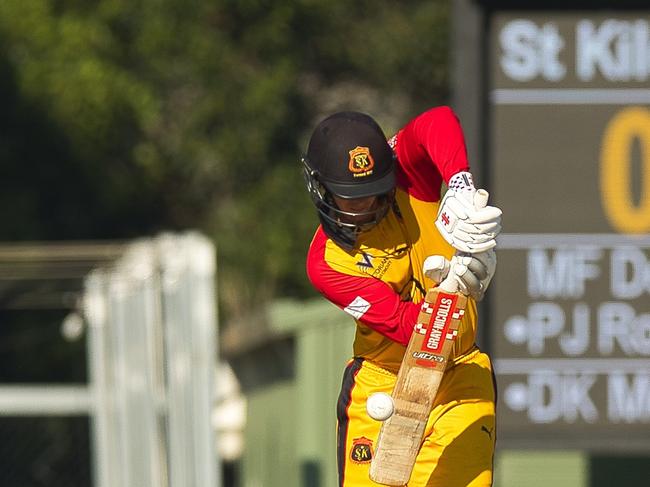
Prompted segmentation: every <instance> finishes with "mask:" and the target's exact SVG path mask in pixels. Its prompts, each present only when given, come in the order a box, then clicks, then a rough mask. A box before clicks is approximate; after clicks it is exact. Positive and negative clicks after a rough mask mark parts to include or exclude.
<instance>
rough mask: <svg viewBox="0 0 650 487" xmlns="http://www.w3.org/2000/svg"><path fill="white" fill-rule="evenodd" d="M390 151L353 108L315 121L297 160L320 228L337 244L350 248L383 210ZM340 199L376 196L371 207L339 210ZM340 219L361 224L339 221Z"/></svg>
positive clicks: (388, 192) (390, 184) (391, 168)
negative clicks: (337, 200) (300, 159)
mask: <svg viewBox="0 0 650 487" xmlns="http://www.w3.org/2000/svg"><path fill="white" fill-rule="evenodd" d="M394 157H395V156H394V154H393V151H392V149H391V148H390V146H389V145H388V142H387V141H386V136H385V135H384V132H383V131H382V130H381V128H380V127H379V125H378V124H377V122H375V121H374V120H373V119H372V118H371V117H370V116H368V115H366V114H363V113H359V112H339V113H335V114H333V115H330V116H329V117H327V118H326V119H325V120H323V121H322V122H321V123H319V124H318V126H317V127H316V129H315V130H314V133H313V134H312V136H311V139H310V140H309V147H308V149H307V155H306V156H305V157H304V158H303V165H304V175H305V182H306V184H307V189H308V191H309V194H310V195H311V197H312V200H313V202H314V204H315V205H316V208H317V209H318V213H319V218H320V221H321V224H322V225H323V229H324V230H325V233H327V235H328V236H329V237H330V238H332V239H334V240H335V241H336V242H337V243H339V244H341V245H343V246H344V247H347V248H353V247H354V245H355V243H356V240H357V237H358V235H359V234H360V233H361V232H363V231H365V230H367V229H369V228H371V227H373V226H374V225H376V224H377V223H379V221H380V220H381V219H382V218H383V217H384V216H385V215H386V214H387V213H388V210H389V209H390V207H391V205H392V203H393V197H394V194H395V191H394V190H395V163H394ZM332 196H337V197H339V198H343V199H353V198H365V197H369V196H379V197H380V198H379V204H378V205H377V206H376V207H375V208H374V209H373V210H371V211H369V212H365V213H353V212H345V211H342V210H340V209H339V208H338V207H337V206H336V203H335V202H334V199H333V197H332ZM346 217H348V219H349V217H367V218H363V221H364V223H362V224H355V223H349V222H345V221H344V220H346Z"/></svg>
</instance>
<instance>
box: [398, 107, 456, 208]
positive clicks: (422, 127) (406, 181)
mask: <svg viewBox="0 0 650 487" xmlns="http://www.w3.org/2000/svg"><path fill="white" fill-rule="evenodd" d="M395 151H396V154H397V160H398V168H397V184H398V185H399V186H400V187H401V188H403V189H405V190H406V191H407V192H408V193H409V194H411V195H413V196H415V197H416V198H418V199H419V200H422V201H438V200H439V199H440V186H441V184H442V182H443V180H444V181H445V182H447V181H449V179H450V178H451V177H452V176H453V175H454V174H456V173H458V172H460V171H469V163H468V162H467V150H466V148H465V137H464V136H463V130H462V128H461V126H460V123H459V121H458V118H457V117H456V114H455V113H454V112H453V110H452V109H451V108H449V107H446V106H442V107H436V108H432V109H431V110H428V111H426V112H424V113H422V114H420V115H418V116H417V117H415V118H414V119H413V120H411V121H410V122H409V123H408V124H407V125H406V126H405V127H404V128H403V129H402V130H400V131H399V132H398V134H397V140H396V143H395Z"/></svg>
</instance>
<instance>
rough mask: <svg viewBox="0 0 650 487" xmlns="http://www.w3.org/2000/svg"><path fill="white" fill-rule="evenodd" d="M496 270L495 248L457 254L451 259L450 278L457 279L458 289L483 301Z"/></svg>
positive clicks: (476, 299)
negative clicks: (475, 252)
mask: <svg viewBox="0 0 650 487" xmlns="http://www.w3.org/2000/svg"><path fill="white" fill-rule="evenodd" d="M495 270H496V253H495V252H494V250H489V251H487V252H482V253H478V254H473V255H462V254H459V255H455V256H454V257H452V259H451V269H450V272H449V276H448V277H447V279H446V280H448V279H455V280H456V281H457V285H458V289H459V290H460V291H461V292H462V293H463V294H465V295H466V296H471V297H472V298H473V299H474V300H475V301H481V300H482V299H483V296H484V295H485V291H486V290H487V288H488V286H489V285H490V281H491V280H492V277H493V276H494V272H495ZM446 280H445V281H446Z"/></svg>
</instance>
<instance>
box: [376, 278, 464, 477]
mask: <svg viewBox="0 0 650 487" xmlns="http://www.w3.org/2000/svg"><path fill="white" fill-rule="evenodd" d="M466 304H467V297H466V296H464V295H462V294H460V293H458V292H454V293H449V292H445V291H442V290H440V289H439V288H434V289H430V290H429V291H428V292H427V295H426V297H425V299H424V302H423V304H422V308H421V309H420V314H419V315H418V321H417V324H416V325H415V327H414V329H413V333H412V334H411V339H410V340H409V344H408V346H407V348H406V353H405V354H404V358H403V359H402V364H401V365H400V369H399V372H398V374H397V381H396V383H395V387H394V389H393V393H392V397H393V402H394V404H395V410H394V412H393V414H392V416H391V417H390V418H388V419H387V420H386V421H384V423H383V424H382V427H381V431H380V432H379V438H378V440H377V447H376V450H375V455H374V457H373V459H372V463H371V465H370V478H371V479H372V480H373V481H375V482H377V483H380V484H384V485H396V486H400V485H406V483H407V482H408V480H409V478H410V477H411V471H412V470H413V466H414V465H415V459H416V457H417V454H418V452H419V451H420V445H421V442H422V438H423V436H424V428H425V426H426V424H427V421H428V419H429V413H430V412H431V407H432V405H433V401H434V399H435V397H436V393H437V392H438V387H439V386H440V381H441V380H442V376H443V374H444V372H445V368H446V367H447V361H448V358H449V354H450V353H451V350H452V348H453V346H454V338H455V337H456V334H457V333H458V331H457V330H458V327H459V325H460V320H461V318H462V316H463V314H464V311H465V305H466Z"/></svg>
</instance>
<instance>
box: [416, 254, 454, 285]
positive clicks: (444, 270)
mask: <svg viewBox="0 0 650 487" xmlns="http://www.w3.org/2000/svg"><path fill="white" fill-rule="evenodd" d="M450 267H451V262H449V261H448V260H447V259H445V258H444V257H443V256H442V255H430V256H429V257H427V258H426V259H424V264H423V265H422V271H423V272H424V275H425V276H427V277H428V278H429V279H431V280H432V281H433V282H434V283H435V284H440V282H441V281H442V280H443V279H444V278H445V277H447V275H448V274H449V268H450Z"/></svg>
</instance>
